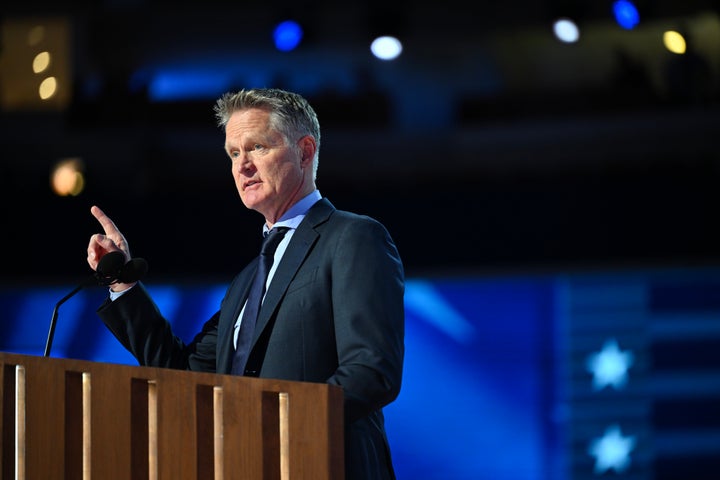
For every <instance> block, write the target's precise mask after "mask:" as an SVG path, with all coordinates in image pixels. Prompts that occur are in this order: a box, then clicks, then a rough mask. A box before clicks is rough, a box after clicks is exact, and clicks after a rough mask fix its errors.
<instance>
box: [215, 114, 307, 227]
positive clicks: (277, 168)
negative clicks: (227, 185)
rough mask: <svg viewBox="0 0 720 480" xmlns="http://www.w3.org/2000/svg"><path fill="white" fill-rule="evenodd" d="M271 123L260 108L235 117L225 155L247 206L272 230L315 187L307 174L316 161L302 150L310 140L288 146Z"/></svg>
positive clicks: (229, 124) (228, 131)
mask: <svg viewBox="0 0 720 480" xmlns="http://www.w3.org/2000/svg"><path fill="white" fill-rule="evenodd" d="M269 120H270V113H269V112H267V111H265V110H262V109H259V108H252V109H248V110H241V111H237V112H235V113H233V114H232V116H231V117H230V120H229V121H228V122H227V125H226V126H225V151H226V152H227V154H228V155H229V156H230V159H231V160H232V174H233V178H234V179H235V186H236V187H237V190H238V193H239V194H240V198H241V199H242V202H243V204H245V206H246V207H247V208H249V209H252V210H256V211H257V212H260V213H261V214H262V215H263V216H264V217H265V219H266V221H267V222H268V224H269V226H271V225H272V224H274V223H275V222H276V221H277V220H278V219H279V218H280V217H281V216H282V214H283V213H285V212H286V211H287V210H288V208H290V206H292V205H293V204H294V203H295V202H296V201H298V200H299V199H300V198H302V197H303V196H305V195H307V193H309V192H310V191H312V188H313V187H312V179H311V177H310V178H308V176H307V173H306V172H308V170H309V169H310V168H311V163H312V159H310V162H308V161H307V158H305V157H307V153H308V152H307V150H305V149H304V148H303V146H302V145H304V144H305V142H306V139H307V138H309V137H305V138H303V139H300V140H298V141H297V143H292V144H290V145H287V144H286V143H285V138H284V137H283V135H282V134H281V133H280V132H278V131H276V130H273V129H272V128H271V126H270V122H269ZM312 143H313V145H314V142H312Z"/></svg>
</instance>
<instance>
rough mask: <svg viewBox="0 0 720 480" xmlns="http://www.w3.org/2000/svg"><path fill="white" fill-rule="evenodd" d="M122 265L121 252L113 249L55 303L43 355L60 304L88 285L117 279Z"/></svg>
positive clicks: (48, 342)
mask: <svg viewBox="0 0 720 480" xmlns="http://www.w3.org/2000/svg"><path fill="white" fill-rule="evenodd" d="M124 266H125V256H124V255H123V254H122V253H121V252H117V251H115V252H110V253H108V254H106V255H105V256H103V257H102V258H101V259H100V262H99V263H98V266H97V269H96V270H95V274H94V275H93V276H92V277H90V278H89V279H87V280H85V281H84V282H82V283H81V284H80V285H78V286H77V287H75V289H74V290H73V291H72V292H70V293H68V294H67V295H65V296H64V297H63V298H61V299H60V301H59V302H57V303H56V304H55V308H54V309H53V312H52V318H51V319H50V331H49V332H48V336H47V342H45V353H44V356H45V357H48V356H50V348H51V347H52V341H53V337H54V336H55V325H56V324H57V318H58V309H59V308H60V305H62V304H63V303H65V302H66V301H67V300H68V299H69V298H70V297H72V296H73V295H75V294H76V293H77V292H79V291H80V290H82V289H83V288H84V287H86V286H88V285H92V284H94V283H95V284H97V285H100V286H103V285H110V284H111V283H113V282H115V281H117V279H118V277H120V276H121V274H122V271H123V267H124Z"/></svg>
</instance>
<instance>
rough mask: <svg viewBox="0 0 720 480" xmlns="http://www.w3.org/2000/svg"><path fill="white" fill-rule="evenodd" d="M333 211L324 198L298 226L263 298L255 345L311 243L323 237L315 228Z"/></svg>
mask: <svg viewBox="0 0 720 480" xmlns="http://www.w3.org/2000/svg"><path fill="white" fill-rule="evenodd" d="M334 210H335V207H333V205H332V204H331V203H330V201H329V200H327V199H324V198H323V199H321V200H320V201H318V202H317V203H316V204H315V205H313V206H312V207H311V208H310V210H309V211H308V213H307V215H306V216H305V218H304V219H303V221H302V222H300V225H298V228H297V229H296V230H295V233H294V234H293V236H292V238H291V239H290V243H289V244H288V247H287V249H286V250H285V254H284V255H283V257H282V259H281V260H280V264H279V265H278V268H277V270H276V271H275V275H274V276H273V279H272V282H271V284H270V288H269V289H268V291H267V293H266V294H265V300H263V304H262V307H261V308H260V313H259V315H258V320H257V324H256V326H255V336H254V338H253V345H254V343H255V342H256V341H257V339H258V337H259V336H260V333H262V331H263V330H264V329H265V327H266V326H267V324H268V322H269V320H270V317H271V316H272V314H273V312H274V311H275V309H276V308H277V306H278V304H279V303H280V299H282V297H283V296H284V295H285V291H286V290H287V288H288V286H289V285H290V282H291V281H292V279H293V278H294V277H295V275H296V274H297V272H298V270H299V269H300V265H302V263H303V260H305V258H306V257H307V255H308V254H309V252H310V250H311V249H312V246H313V245H314V244H315V243H316V242H317V240H318V238H319V237H320V234H319V233H318V232H317V230H316V227H317V226H318V225H319V224H321V223H323V222H325V221H327V219H328V218H329V216H330V214H331V213H332V212H333V211H334Z"/></svg>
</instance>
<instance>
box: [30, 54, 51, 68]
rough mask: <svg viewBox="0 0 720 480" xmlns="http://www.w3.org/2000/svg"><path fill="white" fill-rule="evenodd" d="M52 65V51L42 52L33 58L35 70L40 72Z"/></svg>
mask: <svg viewBox="0 0 720 480" xmlns="http://www.w3.org/2000/svg"><path fill="white" fill-rule="evenodd" d="M49 66H50V52H40V53H38V54H37V55H35V58H34V59H33V72H35V73H40V72H43V71H45V70H46V69H47V68H48V67H49Z"/></svg>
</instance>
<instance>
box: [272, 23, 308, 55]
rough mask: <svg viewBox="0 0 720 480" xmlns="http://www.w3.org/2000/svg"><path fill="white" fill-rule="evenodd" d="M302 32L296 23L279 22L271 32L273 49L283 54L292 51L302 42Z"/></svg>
mask: <svg viewBox="0 0 720 480" xmlns="http://www.w3.org/2000/svg"><path fill="white" fill-rule="evenodd" d="M302 36H303V31H302V28H301V27H300V25H299V24H298V23H297V22H294V21H292V20H286V21H284V22H280V23H279V24H278V25H277V26H276V27H275V30H274V31H273V40H274V41H275V48H277V49H278V50H281V51H283V52H289V51H290V50H294V49H295V48H296V47H297V46H298V45H299V44H300V40H302Z"/></svg>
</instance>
